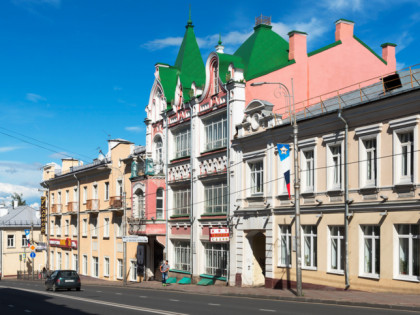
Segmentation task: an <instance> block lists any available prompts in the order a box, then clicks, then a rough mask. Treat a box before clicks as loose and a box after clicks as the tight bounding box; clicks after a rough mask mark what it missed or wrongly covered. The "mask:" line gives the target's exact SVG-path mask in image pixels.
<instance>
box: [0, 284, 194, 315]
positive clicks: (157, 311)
mask: <svg viewBox="0 0 420 315" xmlns="http://www.w3.org/2000/svg"><path fill="white" fill-rule="evenodd" d="M0 288H3V289H15V290H21V291H25V292H30V293H36V294H41V295H47V296H54V297H58V298H62V299H69V300H76V301H82V302H87V303H93V304H100V305H108V306H113V307H118V308H124V309H128V310H134V311H141V312H148V313H154V314H162V315H187V314H186V313H176V312H171V311H165V310H160V309H156V308H147V307H140V306H133V305H127V304H119V303H112V302H107V301H101V300H93V299H88V298H82V297H80V296H71V295H63V294H57V293H51V292H45V291H38V290H31V289H24V288H17V287H6V286H0Z"/></svg>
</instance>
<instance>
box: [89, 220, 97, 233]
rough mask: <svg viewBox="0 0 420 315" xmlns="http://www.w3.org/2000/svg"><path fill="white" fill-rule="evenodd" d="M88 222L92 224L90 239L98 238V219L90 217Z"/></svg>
mask: <svg viewBox="0 0 420 315" xmlns="http://www.w3.org/2000/svg"><path fill="white" fill-rule="evenodd" d="M90 222H91V224H92V237H98V218H96V217H91V218H90Z"/></svg>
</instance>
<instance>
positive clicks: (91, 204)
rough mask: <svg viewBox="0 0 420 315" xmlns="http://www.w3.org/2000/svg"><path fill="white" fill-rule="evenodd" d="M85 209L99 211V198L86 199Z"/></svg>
mask: <svg viewBox="0 0 420 315" xmlns="http://www.w3.org/2000/svg"><path fill="white" fill-rule="evenodd" d="M86 210H90V211H99V199H89V200H86Z"/></svg>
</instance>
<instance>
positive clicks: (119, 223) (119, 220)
mask: <svg viewBox="0 0 420 315" xmlns="http://www.w3.org/2000/svg"><path fill="white" fill-rule="evenodd" d="M114 221H115V230H116V232H117V233H116V234H117V235H116V236H117V237H122V236H123V235H122V232H123V231H122V217H116V218H115V219H114Z"/></svg>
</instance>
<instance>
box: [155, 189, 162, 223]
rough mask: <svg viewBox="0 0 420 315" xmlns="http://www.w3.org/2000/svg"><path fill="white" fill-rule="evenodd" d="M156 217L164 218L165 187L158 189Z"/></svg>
mask: <svg viewBox="0 0 420 315" xmlns="http://www.w3.org/2000/svg"><path fill="white" fill-rule="evenodd" d="M156 219H163V189H162V188H159V189H158V190H157V191H156Z"/></svg>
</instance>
